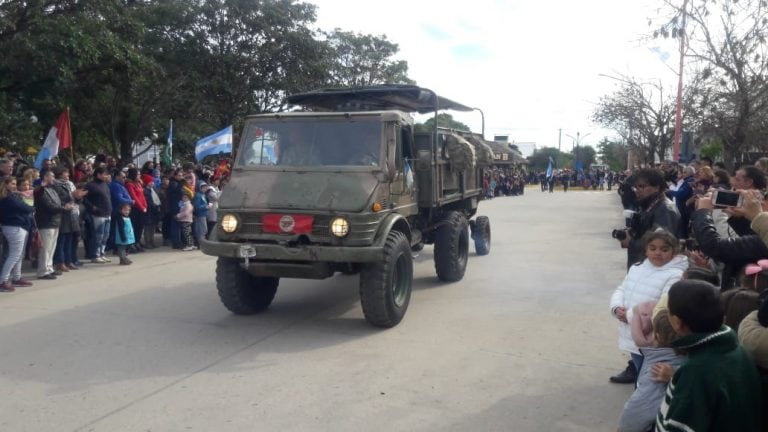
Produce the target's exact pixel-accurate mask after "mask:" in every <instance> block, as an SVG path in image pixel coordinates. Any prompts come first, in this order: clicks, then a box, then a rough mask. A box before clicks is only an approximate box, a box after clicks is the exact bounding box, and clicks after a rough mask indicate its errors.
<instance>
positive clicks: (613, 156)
mask: <svg viewBox="0 0 768 432" xmlns="http://www.w3.org/2000/svg"><path fill="white" fill-rule="evenodd" d="M628 153H629V150H628V148H627V146H626V145H625V144H623V143H621V142H617V141H611V140H609V139H608V138H603V139H602V140H600V142H599V143H598V144H597V154H598V155H599V156H600V159H602V161H603V163H604V164H605V165H608V166H609V167H610V168H611V170H612V171H623V170H624V169H626V168H627V156H628Z"/></svg>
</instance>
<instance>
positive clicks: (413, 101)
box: [286, 85, 473, 114]
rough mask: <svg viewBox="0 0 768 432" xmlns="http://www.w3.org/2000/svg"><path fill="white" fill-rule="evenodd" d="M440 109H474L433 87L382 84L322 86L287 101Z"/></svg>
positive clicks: (333, 107)
mask: <svg viewBox="0 0 768 432" xmlns="http://www.w3.org/2000/svg"><path fill="white" fill-rule="evenodd" d="M435 98H437V109H440V110H448V109H450V110H454V111H473V108H470V107H468V106H466V105H462V104H460V103H458V102H454V101H452V100H450V99H446V98H444V97H440V96H437V95H436V94H435V93H434V92H432V91H431V90H428V89H425V88H422V87H419V86H413V85H382V86H371V87H354V88H342V89H338V88H337V89H333V88H331V89H319V90H313V91H311V92H307V93H299V94H295V95H291V96H288V97H287V98H286V102H287V103H289V104H292V105H301V106H305V107H308V108H314V109H322V110H328V111H375V110H390V109H394V110H401V111H406V112H418V113H422V114H424V113H429V112H434V111H435V108H436V107H435Z"/></svg>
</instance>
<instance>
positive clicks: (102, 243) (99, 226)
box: [93, 216, 110, 257]
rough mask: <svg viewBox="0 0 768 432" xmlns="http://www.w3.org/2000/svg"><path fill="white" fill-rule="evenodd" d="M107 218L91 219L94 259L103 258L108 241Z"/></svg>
mask: <svg viewBox="0 0 768 432" xmlns="http://www.w3.org/2000/svg"><path fill="white" fill-rule="evenodd" d="M109 223H110V218H109V217H98V216H94V217H93V244H94V254H96V257H101V256H104V251H105V250H106V249H107V239H109Z"/></svg>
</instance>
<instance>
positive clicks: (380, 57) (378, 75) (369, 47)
mask: <svg viewBox="0 0 768 432" xmlns="http://www.w3.org/2000/svg"><path fill="white" fill-rule="evenodd" d="M326 37H327V41H328V44H329V45H330V48H331V50H332V53H333V56H332V57H333V58H332V61H331V64H330V69H329V70H330V75H331V83H332V84H333V85H334V86H336V87H348V86H349V87H357V86H370V85H374V84H414V81H413V80H411V79H409V78H408V63H407V62H406V61H404V60H394V59H393V58H392V57H394V56H395V55H396V54H397V52H398V50H399V47H398V45H397V44H396V43H393V42H390V41H389V40H388V39H387V36H386V35H381V36H373V35H365V34H358V33H354V32H347V31H342V30H341V29H335V30H334V31H333V32H331V33H329V34H327V35H326Z"/></svg>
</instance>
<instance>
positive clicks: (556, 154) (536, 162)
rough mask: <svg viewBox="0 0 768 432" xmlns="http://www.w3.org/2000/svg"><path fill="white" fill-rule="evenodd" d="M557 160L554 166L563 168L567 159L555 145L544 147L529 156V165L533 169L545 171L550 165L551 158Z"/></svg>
mask: <svg viewBox="0 0 768 432" xmlns="http://www.w3.org/2000/svg"><path fill="white" fill-rule="evenodd" d="M550 157H551V158H552V160H553V161H554V162H555V164H554V165H553V167H554V168H563V167H564V165H563V162H564V161H565V159H566V158H565V154H564V153H562V152H561V151H560V150H558V149H556V148H554V147H543V148H541V149H539V150H536V152H535V153H533V154H532V155H530V156H528V157H527V159H528V163H529V165H528V167H529V169H530V170H533V171H545V170H546V169H547V167H548V166H549V158H550Z"/></svg>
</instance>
